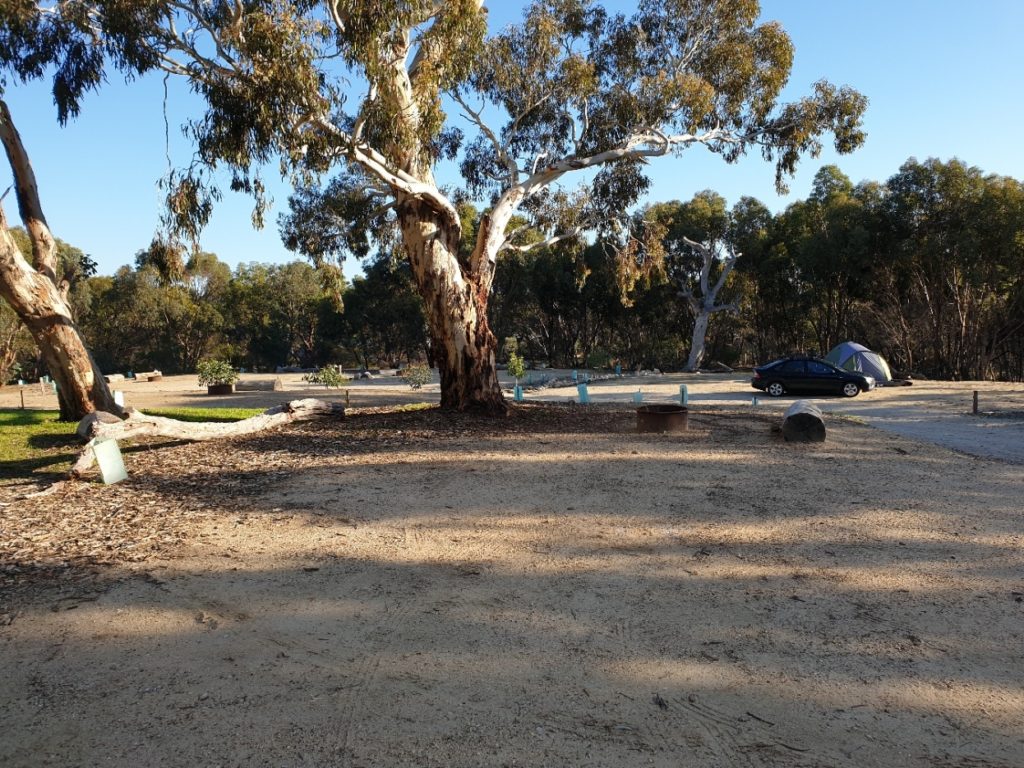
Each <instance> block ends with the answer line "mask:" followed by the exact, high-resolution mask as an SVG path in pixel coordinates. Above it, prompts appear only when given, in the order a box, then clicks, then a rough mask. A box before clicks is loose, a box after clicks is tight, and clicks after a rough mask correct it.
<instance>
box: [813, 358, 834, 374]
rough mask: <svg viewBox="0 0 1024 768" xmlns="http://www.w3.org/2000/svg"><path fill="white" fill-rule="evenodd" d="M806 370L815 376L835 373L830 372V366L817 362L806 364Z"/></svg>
mask: <svg viewBox="0 0 1024 768" xmlns="http://www.w3.org/2000/svg"><path fill="white" fill-rule="evenodd" d="M807 369H808V370H809V371H810V372H811V373H817V374H826V375H829V374H833V373H835V371H834V370H832V367H831V366H828V365H825V364H824V363H819V362H817V361H813V360H812V361H811V362H809V363H807Z"/></svg>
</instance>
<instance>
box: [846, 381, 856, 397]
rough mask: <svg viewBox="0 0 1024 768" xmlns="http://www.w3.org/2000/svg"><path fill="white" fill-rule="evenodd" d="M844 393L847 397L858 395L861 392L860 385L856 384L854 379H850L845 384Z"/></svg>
mask: <svg viewBox="0 0 1024 768" xmlns="http://www.w3.org/2000/svg"><path fill="white" fill-rule="evenodd" d="M843 394H844V395H846V396H847V397H856V396H857V395H859V394H860V387H858V386H857V385H856V384H854V383H853V382H852V381H848V382H846V383H845V384H843Z"/></svg>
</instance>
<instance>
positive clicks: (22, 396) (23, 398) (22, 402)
mask: <svg viewBox="0 0 1024 768" xmlns="http://www.w3.org/2000/svg"><path fill="white" fill-rule="evenodd" d="M18 391H19V392H20V393H21V410H23V411H24V410H25V388H24V387H18Z"/></svg>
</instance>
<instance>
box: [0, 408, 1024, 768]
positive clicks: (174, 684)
mask: <svg viewBox="0 0 1024 768" xmlns="http://www.w3.org/2000/svg"><path fill="white" fill-rule="evenodd" d="M569 410H570V409H568V408H565V409H556V411H554V412H547V413H544V412H541V411H540V410H538V411H534V412H528V413H527V416H525V417H522V416H517V415H516V414H513V416H512V417H510V419H508V420H504V421H501V422H499V424H500V425H502V426H495V422H494V421H493V420H481V421H478V420H477V417H472V416H458V415H450V414H441V413H434V414H426V415H423V414H419V415H417V414H394V415H391V414H376V415H370V416H366V417H365V418H364V417H360V418H358V419H357V418H353V419H350V420H348V421H346V422H342V423H340V424H330V425H325V424H308V425H297V426H294V427H291V428H288V429H285V430H280V431H278V432H274V433H271V434H266V435H260V436H258V437H255V438H250V439H246V440H235V441H230V444H206V445H198V444H190V445H180V446H176V447H170V448H168V447H163V446H161V447H159V448H153V449H152V450H147V451H140V452H138V453H137V454H133V455H132V456H131V461H130V464H131V467H130V469H131V470H132V472H133V477H132V478H131V479H130V480H129V481H127V482H126V483H124V484H121V485H120V486H112V487H101V486H80V487H78V488H76V489H74V490H73V491H71V492H70V493H72V494H74V495H73V496H70V495H69V497H67V498H65V499H63V500H61V501H60V502H56V501H54V502H52V514H53V515H54V516H55V518H54V519H55V520H59V522H60V525H62V526H67V525H69V524H70V517H71V512H70V510H71V509H72V508H75V509H77V508H78V507H81V508H82V509H88V510H89V514H91V515H92V517H91V518H90V519H91V520H92V523H91V524H92V525H94V526H96V525H102V524H104V522H103V521H105V520H116V519H118V516H124V515H126V514H129V513H130V514H132V515H134V517H132V519H131V525H130V529H131V532H132V536H134V537H136V538H137V539H138V540H140V541H141V540H145V539H146V538H147V537H149V536H150V535H151V534H150V530H151V528H150V526H151V525H152V524H153V523H154V522H155V521H159V522H160V524H161V525H166V526H171V528H169V529H168V530H171V531H172V532H174V529H173V525H174V517H175V516H176V515H179V514H182V513H181V510H188V511H190V514H191V513H192V511H195V510H201V514H200V513H196V514H197V516H196V517H194V518H191V519H190V520H189V522H188V527H185V528H182V530H181V531H180V533H181V535H182V536H183V537H185V538H186V540H187V541H188V542H189V544H190V547H189V549H188V550H187V552H181V551H174V550H172V551H149V552H147V551H146V550H143V549H138V548H137V549H135V550H134V551H135V552H138V553H139V554H140V557H141V559H140V560H139V561H138V562H135V563H131V562H128V563H127V564H125V563H122V564H121V565H122V566H124V567H126V568H128V569H131V570H130V571H127V570H120V569H119V566H118V564H117V563H110V562H104V561H103V554H102V553H101V554H100V555H98V556H93V559H92V560H89V558H88V557H86V558H84V559H81V560H76V561H74V562H72V563H71V564H70V566H71V567H70V568H69V569H65V572H67V571H73V572H78V573H86V572H89V573H90V574H91V579H92V580H93V581H92V583H91V585H90V587H89V589H88V590H85V591H83V592H81V594H84V595H86V596H92V595H99V597H98V598H97V599H96V600H87V601H86V600H76V592H75V590H74V589H73V588H63V589H61V588H58V587H54V586H53V584H54V583H55V582H54V581H53V579H56V578H58V577H56V576H54V575H53V574H47V573H44V572H43V571H42V570H40V571H38V572H37V573H35V574H33V573H32V572H31V571H30V572H29V576H30V577H32V576H37V577H38V578H40V579H43V580H46V579H50V581H49V582H47V583H49V584H50V586H49V587H48V589H49V590H50V591H49V592H47V593H45V594H43V593H38V594H37V595H36V597H35V599H33V600H32V601H31V602H30V603H27V604H25V605H24V607H23V608H21V609H20V610H21V613H20V615H19V616H18V617H17V618H16V619H15V623H14V624H13V629H15V630H17V634H16V635H12V640H10V641H8V642H7V643H6V644H5V656H4V660H3V661H2V662H0V672H2V673H3V674H4V675H5V678H6V679H8V680H9V681H10V682H11V685H9V686H7V688H6V689H5V691H6V692H5V693H0V712H2V713H3V714H4V719H5V721H7V722H9V723H10V724H11V725H12V726H13V727H12V729H9V731H8V733H12V734H13V733H17V734H19V736H18V740H17V741H15V740H14V739H13V737H11V736H8V737H6V738H0V758H3V759H2V760H0V762H9V764H12V765H20V764H26V765H27V764H30V760H31V757H32V755H36V754H39V753H40V750H43V749H45V750H47V754H49V755H51V756H53V759H54V760H55V761H56V762H63V763H65V764H76V763H77V764H90V763H96V762H100V761H105V762H108V763H113V764H119V765H133V764H134V765H138V764H146V763H150V764H151V763H154V762H161V763H162V764H165V765H196V764H210V763H227V764H255V763H259V762H263V763H267V764H274V765H281V766H285V765H288V766H291V765H295V766H299V765H332V764H336V765H353V766H354V765H384V764H386V765H394V766H417V767H419V766H423V765H434V764H451V765H466V766H468V765H513V764H541V763H548V764H560V765H583V764H590V765H599V766H613V765H614V766H622V765H633V764H637V761H638V760H642V761H643V762H645V763H650V764H654V765H666V766H668V765H673V766H675V765H680V764H682V765H687V764H690V765H715V764H718V765H723V766H724V765H729V766H734V765H736V766H738V765H743V766H752V767H758V766H785V767H790V766H792V767H793V768H796V766H800V767H801V768H806V767H807V766H825V765H827V766H835V767H837V768H854V766H858V767H859V766H863V765H892V764H895V763H894V757H893V756H894V755H899V758H898V761H899V764H900V765H902V766H907V767H908V768H924V767H925V766H928V768H932V767H933V766H962V765H984V766H986V767H987V768H992V767H994V766H1006V767H1007V768H1008V767H1009V766H1012V765H1015V764H1018V763H1019V760H1018V759H1017V758H1018V757H1019V756H1020V754H1021V748H1022V744H1021V741H1020V732H1021V730H1020V727H1019V726H1020V724H1021V719H1022V716H1024V700H1022V698H1021V695H1020V690H1021V689H1022V686H1024V680H1022V679H1021V672H1020V670H1021V668H1022V664H1021V662H1022V659H1021V658H1020V651H1019V648H1020V645H1019V642H1016V640H1015V638H1017V639H1019V633H1020V624H1019V621H1020V613H1019V611H1020V607H1019V606H1020V604H1019V603H1017V602H1015V596H1014V590H1015V589H1016V590H1018V591H1019V589H1020V585H1019V573H1020V567H1021V555H1020V551H1019V547H1017V546H1015V545H1014V544H1013V543H1012V542H1010V543H1007V542H1008V540H1009V539H1012V537H1013V536H1019V532H1020V520H1019V510H1018V506H1017V505H1018V501H1017V500H1018V499H1019V490H1020V487H1021V473H1020V472H1019V471H1018V470H1016V469H1015V468H1007V467H1005V466H1002V465H998V464H996V463H993V462H985V461H981V460H968V461H965V460H964V458H963V457H962V456H958V455H955V454H952V453H951V452H948V451H944V450H942V449H938V448H932V447H929V446H917V445H915V444H912V443H910V442H909V441H905V440H902V439H900V438H896V437H893V436H888V435H879V434H878V433H876V432H874V431H873V430H870V429H869V428H867V427H863V426H860V425H857V424H845V423H844V424H840V425H837V426H836V427H835V429H834V430H833V431H832V432H830V442H827V443H825V444H820V445H806V446H793V445H786V444H783V443H782V442H781V441H780V440H779V439H778V438H777V437H776V436H774V435H773V434H772V432H771V429H770V426H771V422H772V421H773V420H774V419H773V418H771V417H768V416H765V417H761V416H754V417H751V416H749V415H746V414H744V415H742V416H740V415H730V414H729V413H727V412H722V411H716V412H714V413H708V414H706V415H705V414H699V413H698V414H695V416H694V418H693V420H692V425H693V430H692V431H691V432H690V433H686V434H682V435H643V436H642V435H637V434H635V433H633V432H631V431H629V430H630V427H631V425H632V422H631V419H632V415H631V412H630V411H628V410H627V411H623V412H621V413H617V412H614V411H600V410H593V411H588V412H587V413H586V414H584V415H583V416H580V414H579V413H577V414H575V415H576V418H574V419H569V417H568V416H566V415H565V414H566V412H567V411H569ZM531 418H532V419H535V420H536V421H537V423H536V424H531V423H529V419H531ZM560 420H564V423H560ZM527 427H529V428H527ZM910 447H913V448H914V451H913V453H910V452H908V450H907V449H908V448H910ZM897 449H899V450H897ZM894 462H895V463H894ZM939 487H941V488H942V489H944V490H943V491H942V493H941V494H940V493H937V492H936V490H935V489H936V488H939ZM467 488H468V489H469V490H470V491H471V492H470V493H467V492H466V491H467ZM89 504H92V505H93V507H92V508H88V506H87V505H89ZM60 505H63V506H60ZM44 512H45V510H44V509H43V508H42V507H39V508H32V509H30V510H26V511H25V513H24V514H33V515H43V514H44ZM55 527H57V526H55ZM101 534H102V532H101ZM103 538H104V537H103V535H100V536H98V537H97V539H96V540H97V541H99V542H102V541H103ZM180 558H187V559H180ZM4 563H6V564H7V565H11V564H20V565H24V566H26V567H28V568H37V569H39V568H41V566H39V565H33V564H32V563H27V562H25V561H24V560H17V561H13V560H10V559H8V560H6V561H4V560H2V559H0V567H3V565H4ZM90 569H91V571H90ZM72 580H73V579H63V581H65V582H67V581H72ZM54 589H56V592H54V591H53V590H54ZM104 591H105V593H104V594H100V593H102V592H104ZM980 628H983V631H981V629H980ZM26 703H31V704H32V706H26ZM112 722H122V723H124V725H123V728H124V729H125V730H126V731H128V732H131V733H132V734H133V735H132V738H121V737H120V736H119V735H118V734H117V733H116V731H112V730H111V729H110V728H109V725H107V726H103V725H101V724H109V723H112ZM158 756H159V757H160V758H161V759H159V760H158V759H156V758H157V757H158ZM101 758H102V760H101Z"/></svg>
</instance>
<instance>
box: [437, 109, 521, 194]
mask: <svg viewBox="0 0 1024 768" xmlns="http://www.w3.org/2000/svg"><path fill="white" fill-rule="evenodd" d="M451 97H452V98H453V99H454V100H455V102H456V103H457V104H458V105H459V106H460V107H462V109H463V110H465V116H466V118H467V119H468V120H470V121H471V122H472V123H473V124H474V125H476V127H477V128H479V129H480V132H481V133H483V134H484V136H486V137H487V139H488V141H490V142H491V146H493V147H494V152H495V154H496V155H497V156H498V159H499V160H500V161H501V163H502V165H504V166H505V168H506V169H507V170H508V182H509V184H518V183H519V165H518V164H517V163H516V161H515V158H513V157H512V156H511V155H510V154H509V153H508V150H507V149H506V148H505V146H504V145H503V144H502V143H501V141H500V140H499V139H498V137H497V135H496V134H495V133H494V131H492V130H491V128H490V126H488V125H487V123H485V122H484V119H483V117H482V116H481V112H483V110H482V109H481V110H479V111H477V110H475V109H473V108H472V107H470V106H469V104H467V103H466V101H465V100H464V99H463V98H462V94H461V93H459V92H458V91H453V92H452V93H451Z"/></svg>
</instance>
